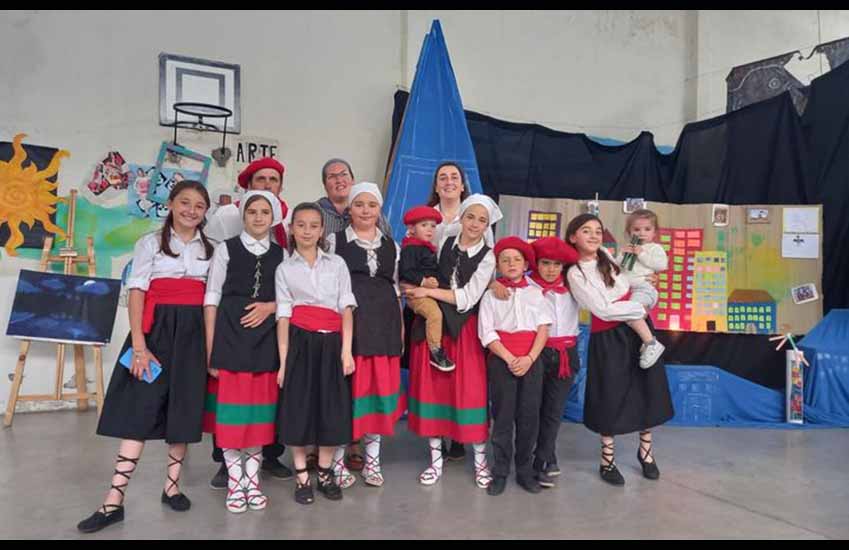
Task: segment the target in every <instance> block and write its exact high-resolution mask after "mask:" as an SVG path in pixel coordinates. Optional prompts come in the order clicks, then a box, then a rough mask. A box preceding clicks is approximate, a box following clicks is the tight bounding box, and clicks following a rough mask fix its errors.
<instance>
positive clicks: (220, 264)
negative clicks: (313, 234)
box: [203, 231, 286, 306]
mask: <svg viewBox="0 0 849 550" xmlns="http://www.w3.org/2000/svg"><path fill="white" fill-rule="evenodd" d="M239 240H241V241H242V244H243V245H245V248H247V249H248V252H250V253H251V254H253V255H254V256H262V255H263V254H265V253H266V252H268V249H269V247H270V246H271V239H270V237H269V236H268V235H266V236H265V237H264V238H262V239H259V240H257V239H255V238H253V237H251V236H250V235H249V234H248V233H247V232H246V231H242V232H241V233H240V234H239ZM283 258H284V259H285V258H286V249H285V248H284V249H283ZM229 264H230V251H229V250H228V249H227V243H226V242H222V243H220V244H219V245H218V246H217V247H215V253H214V254H213V255H212V264H211V265H210V267H209V280H208V281H207V283H206V294H205V295H204V297H203V305H205V306H217V305H218V304H220V303H221V289H222V288H224V282H225V281H226V280H227V266H228V265H229Z"/></svg>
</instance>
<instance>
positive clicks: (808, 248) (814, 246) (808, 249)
mask: <svg viewBox="0 0 849 550" xmlns="http://www.w3.org/2000/svg"><path fill="white" fill-rule="evenodd" d="M781 256H782V257H784V258H805V259H816V258H819V257H820V236H819V235H814V234H803V233H785V234H784V235H782V237H781Z"/></svg>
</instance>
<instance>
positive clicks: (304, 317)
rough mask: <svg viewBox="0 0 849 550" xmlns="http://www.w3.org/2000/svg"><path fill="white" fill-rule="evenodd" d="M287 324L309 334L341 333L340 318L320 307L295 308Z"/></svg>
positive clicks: (336, 314)
mask: <svg viewBox="0 0 849 550" xmlns="http://www.w3.org/2000/svg"><path fill="white" fill-rule="evenodd" d="M289 322H290V323H292V324H293V325H295V326H296V327H298V328H302V329H304V330H306V331H309V332H318V331H327V332H342V316H341V315H339V313H337V312H335V311H333V310H332V309H329V308H326V307H321V306H295V307H294V308H293V309H292V318H291V319H290V320H289Z"/></svg>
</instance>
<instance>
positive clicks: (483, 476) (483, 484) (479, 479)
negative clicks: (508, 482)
mask: <svg viewBox="0 0 849 550" xmlns="http://www.w3.org/2000/svg"><path fill="white" fill-rule="evenodd" d="M490 483H492V473H491V472H490V471H489V467H488V466H487V465H486V463H484V465H483V466H482V467H478V465H477V464H475V485H477V486H478V487H479V488H481V489H486V488H487V487H489V484H490Z"/></svg>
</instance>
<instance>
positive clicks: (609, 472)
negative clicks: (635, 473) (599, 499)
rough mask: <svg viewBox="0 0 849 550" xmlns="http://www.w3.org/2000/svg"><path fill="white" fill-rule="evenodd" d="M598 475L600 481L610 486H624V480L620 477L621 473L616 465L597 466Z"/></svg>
mask: <svg viewBox="0 0 849 550" xmlns="http://www.w3.org/2000/svg"><path fill="white" fill-rule="evenodd" d="M598 473H599V474H600V475H601V479H603V480H604V481H606V482H607V483H610V484H611V485H617V486H618V485H625V478H624V477H622V473H621V472H619V468H617V467H616V464H610V465H606V466H599V467H598Z"/></svg>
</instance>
